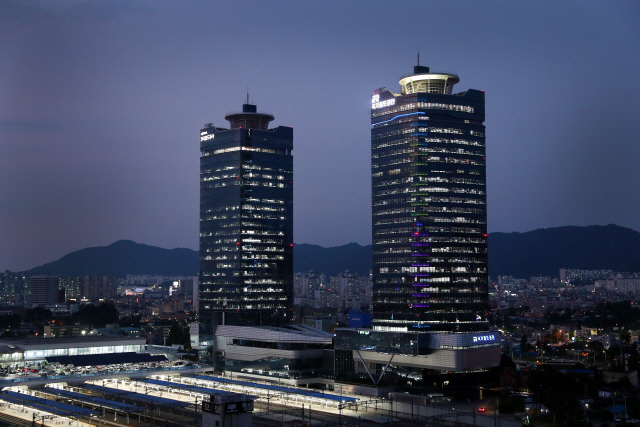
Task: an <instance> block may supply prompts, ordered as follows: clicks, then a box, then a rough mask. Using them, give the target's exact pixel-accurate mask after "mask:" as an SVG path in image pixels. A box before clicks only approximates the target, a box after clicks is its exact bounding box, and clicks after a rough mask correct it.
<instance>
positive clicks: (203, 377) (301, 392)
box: [192, 375, 358, 403]
mask: <svg viewBox="0 0 640 427" xmlns="http://www.w3.org/2000/svg"><path fill="white" fill-rule="evenodd" d="M192 378H197V379H199V380H205V381H213V382H218V383H223V384H234V385H239V386H243V387H252V388H259V389H263V390H271V391H277V392H280V393H291V394H299V395H302V396H307V397H315V398H317V399H327V400H333V401H335V402H346V403H355V402H357V401H358V399H356V398H355V397H347V396H338V395H337V394H328V393H318V392H317V391H306V390H302V389H299V388H289V387H280V386H277V385H266V384H258V383H252V382H248V381H239V380H231V379H228V378H218V377H210V376H206V375H197V376H195V377H192Z"/></svg>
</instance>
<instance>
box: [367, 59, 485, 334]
mask: <svg viewBox="0 0 640 427" xmlns="http://www.w3.org/2000/svg"><path fill="white" fill-rule="evenodd" d="M459 81H460V79H459V78H458V76H457V75H455V74H452V73H445V72H438V73H436V72H433V73H432V72H430V71H429V68H428V67H423V66H420V65H418V66H415V67H414V72H413V73H412V74H409V75H406V76H403V77H402V78H401V79H400V86H401V87H402V92H401V93H400V94H396V93H393V92H391V91H390V90H388V89H387V88H381V89H378V90H376V91H374V93H373V96H372V98H371V125H372V126H371V158H372V160H371V172H372V213H373V251H374V255H373V263H374V270H373V326H374V329H375V330H379V331H397V332H402V331H409V332H411V331H413V332H420V331H422V332H436V331H482V330H487V329H488V323H487V321H486V318H485V310H486V307H487V302H488V289H487V286H488V277H487V207H486V193H485V187H486V178H485V169H486V168H485V136H484V124H483V122H484V92H482V91H479V90H474V89H469V90H467V91H465V92H461V93H457V94H454V93H453V86H454V85H455V84H456V83H458V82H459Z"/></svg>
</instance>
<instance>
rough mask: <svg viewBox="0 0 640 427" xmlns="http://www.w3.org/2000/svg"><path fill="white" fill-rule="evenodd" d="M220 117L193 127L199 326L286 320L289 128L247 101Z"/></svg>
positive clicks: (290, 231)
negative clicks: (219, 121)
mask: <svg viewBox="0 0 640 427" xmlns="http://www.w3.org/2000/svg"><path fill="white" fill-rule="evenodd" d="M225 118H226V119H227V120H228V121H229V123H230V128H229V129H225V128H220V127H216V126H214V125H213V124H211V123H209V124H207V125H205V127H204V128H202V129H201V131H200V151H201V156H200V278H199V287H200V298H199V300H200V311H199V314H200V317H201V319H202V321H203V323H204V326H205V331H211V330H212V329H210V327H212V326H213V325H220V324H222V323H224V324H227V325H249V324H252V325H273V324H278V323H282V322H288V320H289V319H290V318H291V313H292V312H291V311H290V310H291V307H290V306H291V302H292V293H293V156H292V155H291V150H292V149H293V129H292V128H291V127H285V126H278V127H275V128H272V129H269V128H268V126H269V122H271V121H272V120H273V119H274V117H273V116H272V115H271V114H266V113H258V112H257V108H256V106H255V105H251V104H248V103H247V104H244V105H243V106H242V112H240V113H230V114H228V115H227V116H226V117H225ZM223 317H224V319H223ZM209 333H210V332H209Z"/></svg>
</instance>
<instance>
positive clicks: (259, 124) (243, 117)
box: [224, 104, 274, 130]
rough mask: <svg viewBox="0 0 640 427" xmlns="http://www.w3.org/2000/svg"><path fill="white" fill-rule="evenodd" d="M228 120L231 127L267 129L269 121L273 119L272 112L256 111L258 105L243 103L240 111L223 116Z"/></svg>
mask: <svg viewBox="0 0 640 427" xmlns="http://www.w3.org/2000/svg"><path fill="white" fill-rule="evenodd" d="M224 118H225V119H226V120H228V121H229V123H230V125H231V129H260V130H267V129H269V122H271V121H273V119H274V117H273V114H269V113H258V107H257V106H255V105H252V104H243V105H242V112H241V113H240V112H238V113H229V114H227V115H226V116H224Z"/></svg>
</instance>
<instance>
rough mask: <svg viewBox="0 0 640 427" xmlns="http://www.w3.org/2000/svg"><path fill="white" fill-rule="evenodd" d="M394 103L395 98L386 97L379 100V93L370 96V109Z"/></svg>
mask: <svg viewBox="0 0 640 427" xmlns="http://www.w3.org/2000/svg"><path fill="white" fill-rule="evenodd" d="M395 104H396V100H395V98H392V99H388V100H386V101H380V95H373V96H372V97H371V109H372V110H377V109H378V108H384V107H390V106H392V105H395Z"/></svg>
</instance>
